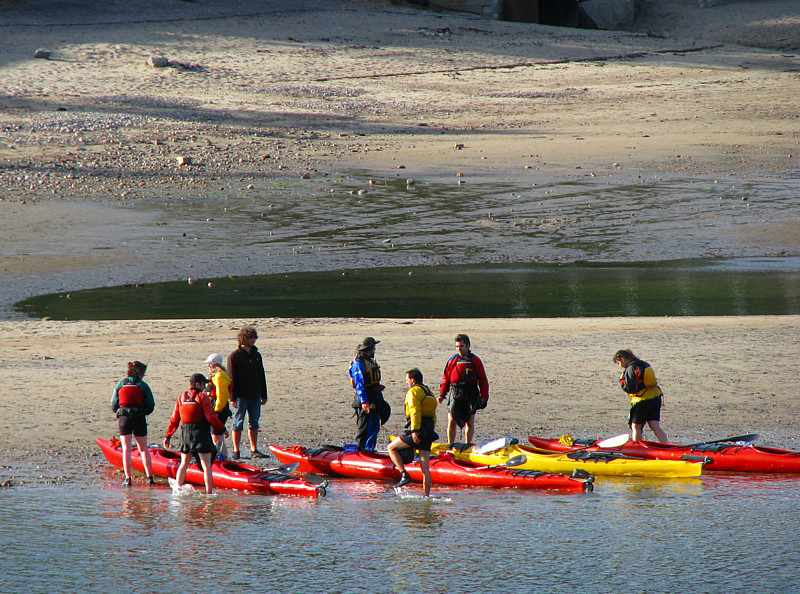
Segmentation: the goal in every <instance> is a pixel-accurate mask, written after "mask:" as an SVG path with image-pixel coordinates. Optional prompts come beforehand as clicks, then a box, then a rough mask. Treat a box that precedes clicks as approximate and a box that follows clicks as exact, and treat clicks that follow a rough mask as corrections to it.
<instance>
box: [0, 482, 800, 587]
mask: <svg viewBox="0 0 800 594" xmlns="http://www.w3.org/2000/svg"><path fill="white" fill-rule="evenodd" d="M119 476H120V475H119V474H118V473H117V472H116V471H115V470H112V469H110V468H108V467H101V468H99V469H98V470H97V476H90V477H87V478H88V480H86V481H85V482H83V483H81V484H70V485H65V486H62V487H58V488H56V487H52V488H51V487H16V488H11V489H3V490H2V491H0V547H2V550H3V555H2V557H0V575H2V576H3V591H6V592H23V591H25V592H27V591H37V592H45V591H54V590H56V591H58V590H63V591H87V592H103V591H118V590H122V589H125V590H131V591H137V590H138V591H181V590H210V591H231V590H233V589H237V590H245V591H250V590H258V591H278V592H297V591H305V592H308V591H311V592H322V591H325V592H356V591H362V592H376V591H503V590H507V591H554V590H556V589H558V590H559V591H570V592H637V591H666V592H680V591H692V592H751V591H761V592H764V591H793V590H797V589H798V588H800V575H799V574H798V571H797V567H798V564H799V562H800V553H799V552H798V550H797V547H796V546H794V543H796V540H797V538H796V533H797V529H798V527H800V522H799V521H798V520H797V509H798V506H800V488H799V487H800V478H798V477H797V476H745V475H727V476H726V475H709V476H705V477H702V478H700V479H680V480H674V479H673V480H656V479H598V481H597V486H596V489H595V492H594V493H591V494H569V495H565V494H557V493H542V492H522V491H515V490H490V489H443V488H435V489H434V495H435V498H434V499H431V500H426V499H423V498H420V497H419V496H418V494H419V490H418V488H417V487H415V488H412V489H409V490H407V491H404V493H403V494H402V495H398V494H396V493H395V492H394V491H393V490H392V489H391V488H390V485H389V484H388V483H383V482H370V481H354V480H335V481H333V482H332V485H331V487H330V489H329V494H328V496H327V497H326V498H324V499H320V500H316V501H315V500H308V499H300V498H289V497H269V496H258V495H248V494H240V493H236V492H231V491H221V492H218V494H216V495H215V496H212V497H207V496H204V495H200V494H192V495H180V496H178V495H174V494H173V493H172V491H171V490H170V489H169V488H168V487H166V486H165V485H164V484H160V485H159V486H157V487H154V488H147V487H143V486H135V487H134V488H133V489H124V488H122V487H121V486H119V485H120V480H119Z"/></svg>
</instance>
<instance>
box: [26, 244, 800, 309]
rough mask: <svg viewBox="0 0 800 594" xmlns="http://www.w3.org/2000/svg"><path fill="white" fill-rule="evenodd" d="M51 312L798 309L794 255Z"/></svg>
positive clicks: (394, 280) (205, 293)
mask: <svg viewBox="0 0 800 594" xmlns="http://www.w3.org/2000/svg"><path fill="white" fill-rule="evenodd" d="M15 307H16V308H17V310H18V311H21V312H24V313H26V314H27V315H30V316H33V317H45V316H47V317H50V318H53V319H58V320H103V319H137V318H218V317H231V318H248V317H340V316H344V317H359V316H364V317H381V318H404V317H411V318H425V317H434V318H481V317H591V316H704V315H706V316H725V315H738V316H742V315H789V314H800V258H791V257H784V258H731V259H722V260H679V261H668V262H630V263H616V264H612V263H589V262H583V263H573V264H569V265H543V264H471V265H462V266H428V267H403V268H379V269H362V270H350V271H347V272H346V273H344V274H343V273H342V271H335V272H331V271H328V272H301V273H291V274H275V275H263V276H253V277H244V278H227V277H224V278H215V279H212V280H211V286H209V282H207V281H205V280H204V281H203V282H195V283H193V284H189V283H187V282H186V281H181V282H170V283H155V284H150V285H128V286H124V287H109V288H101V289H89V290H85V291H77V292H71V293H57V294H52V295H42V296H38V297H33V298H31V299H28V300H26V301H24V302H21V303H18V304H17V305H16V306H15Z"/></svg>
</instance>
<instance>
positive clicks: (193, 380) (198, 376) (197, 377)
mask: <svg viewBox="0 0 800 594" xmlns="http://www.w3.org/2000/svg"><path fill="white" fill-rule="evenodd" d="M207 383H208V380H207V379H206V376H204V375H203V374H202V373H193V374H192V377H190V378H189V385H190V386H193V385H195V384H207Z"/></svg>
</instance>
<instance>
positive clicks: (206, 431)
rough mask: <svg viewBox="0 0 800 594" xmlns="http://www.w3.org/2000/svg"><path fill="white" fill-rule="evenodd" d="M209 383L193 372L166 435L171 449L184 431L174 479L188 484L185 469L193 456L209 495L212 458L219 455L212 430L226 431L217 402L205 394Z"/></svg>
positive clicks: (212, 487) (181, 483)
mask: <svg viewBox="0 0 800 594" xmlns="http://www.w3.org/2000/svg"><path fill="white" fill-rule="evenodd" d="M207 383H208V380H207V379H206V377H205V376H204V375H203V374H202V373H194V374H192V377H190V378H189V390H188V391H187V392H184V393H183V394H181V395H180V396H178V399H177V400H176V401H175V410H173V411H172V416H171V417H170V419H169V426H168V427H167V436H166V437H165V438H164V447H165V448H169V441H170V438H171V437H172V436H173V435H174V434H175V432H176V431H177V430H178V426H179V425H180V428H181V445H180V447H179V448H178V451H179V452H180V453H181V463H180V466H178V471H177V474H176V476H175V478H176V479H177V480H178V485H179V486H180V485H183V484H184V483H185V482H186V469H187V468H188V466H189V461H190V460H191V459H192V455H193V454H197V455H198V456H199V457H200V465H201V466H202V467H203V480H204V482H205V484H206V493H209V494H210V493H212V492H213V491H214V481H213V479H212V476H211V456H212V455H214V454H216V453H217V448H215V447H214V444H213V443H212V442H211V428H212V427H213V428H214V429H224V428H225V425H223V424H222V421H220V420H219V417H218V416H217V413H216V412H214V403H213V402H212V401H211V398H209V397H208V395H207V394H206V393H205V392H204V391H203V390H204V389H205V387H206V384H207Z"/></svg>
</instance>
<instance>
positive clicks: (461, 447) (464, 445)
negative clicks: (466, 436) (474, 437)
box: [450, 441, 473, 452]
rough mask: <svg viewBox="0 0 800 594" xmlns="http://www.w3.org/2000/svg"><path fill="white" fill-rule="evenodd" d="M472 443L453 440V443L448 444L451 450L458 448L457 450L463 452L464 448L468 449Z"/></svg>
mask: <svg viewBox="0 0 800 594" xmlns="http://www.w3.org/2000/svg"><path fill="white" fill-rule="evenodd" d="M472 445H473V444H471V443H459V442H455V441H454V442H453V443H451V444H450V449H451V450H458V451H459V452H463V451H464V450H468V449H469V448H471V447H472Z"/></svg>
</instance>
